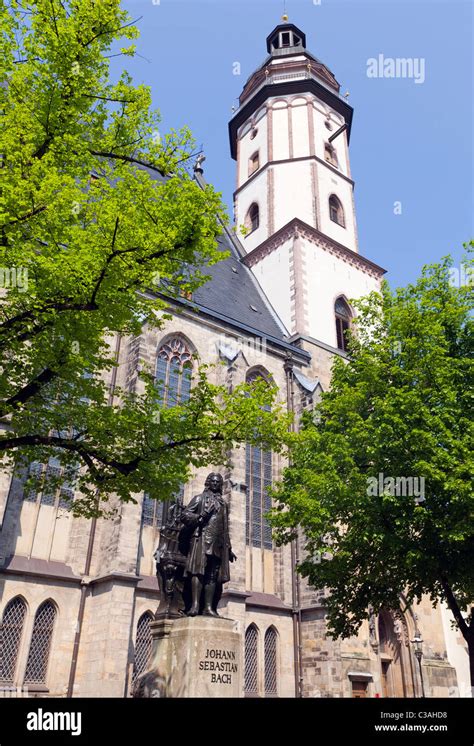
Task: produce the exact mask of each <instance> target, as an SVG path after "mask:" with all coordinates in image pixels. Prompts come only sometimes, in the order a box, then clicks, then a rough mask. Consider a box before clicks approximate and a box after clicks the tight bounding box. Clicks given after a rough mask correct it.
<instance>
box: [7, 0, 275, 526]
mask: <svg viewBox="0 0 474 746" xmlns="http://www.w3.org/2000/svg"><path fill="white" fill-rule="evenodd" d="M0 35H1V44H0V99H1V102H0V110H1V116H2V127H1V129H0V153H1V154H2V168H1V171H0V174H1V183H0V274H1V285H2V290H1V306H0V347H1V354H2V357H1V359H2V367H1V376H0V423H1V425H2V428H1V436H0V454H1V455H3V457H4V459H5V462H6V463H10V464H11V463H12V462H18V461H22V462H28V461H40V462H41V461H47V459H48V458H49V457H51V456H56V457H57V458H58V459H59V460H60V462H61V464H62V466H63V467H64V469H65V473H66V475H70V476H71V478H72V474H73V473H74V472H75V471H76V469H77V467H78V466H79V467H81V472H80V476H79V481H78V484H77V486H78V488H79V489H80V490H81V492H82V498H81V499H78V500H76V501H75V503H74V506H73V509H74V511H75V512H76V513H78V514H80V513H82V514H85V515H91V514H96V513H97V511H98V507H97V498H96V496H97V490H98V489H100V492H101V496H102V498H104V499H105V498H107V496H108V495H109V494H111V493H112V492H115V493H117V494H118V495H119V497H120V498H121V499H123V500H128V499H133V494H134V493H136V492H139V491H141V490H146V491H147V492H149V493H150V494H151V495H152V496H155V497H158V496H159V497H162V498H163V497H169V495H170V494H171V493H172V492H173V491H174V490H176V489H177V488H178V487H179V484H180V483H181V482H182V481H184V480H185V479H186V476H187V474H188V465H189V464H191V465H193V464H194V465H196V466H198V465H205V464H208V463H223V462H224V461H225V460H226V457H227V453H228V450H229V448H230V447H231V446H232V444H234V443H236V442H241V441H242V440H245V439H247V438H249V439H253V440H254V441H257V440H259V439H263V440H265V441H268V442H269V443H271V444H272V446H273V447H278V442H280V441H281V434H282V428H283V429H284V427H285V421H284V419H282V418H280V416H279V414H278V412H277V411H275V413H274V415H273V419H272V417H271V415H268V414H267V413H262V406H263V405H264V404H267V405H271V404H273V401H274V398H275V392H274V391H273V390H272V389H271V388H267V389H266V390H265V391H264V390H263V388H262V387H260V388H259V387H257V388H256V389H255V391H254V395H253V396H252V397H249V396H247V395H245V394H246V390H245V387H243V388H242V387H241V388H238V389H236V390H235V391H234V392H233V393H229V392H228V391H227V390H226V389H225V388H223V387H218V386H213V385H211V384H210V383H209V381H208V380H207V378H206V374H205V371H202V372H201V373H199V374H198V376H197V380H196V381H195V384H196V385H195V386H194V388H193V392H192V395H191V400H190V402H189V404H188V405H182V406H178V407H175V408H173V409H172V410H167V411H162V408H161V407H160V404H159V402H158V401H157V397H156V390H155V387H154V383H153V381H152V379H151V378H150V375H151V372H150V371H144V373H143V374H142V381H141V383H140V385H139V388H138V389H137V391H135V392H132V393H130V392H129V391H128V392H125V391H121V390H120V389H119V388H116V389H115V391H114V394H115V398H114V399H113V400H112V399H111V398H110V396H111V392H110V388H109V381H110V378H111V376H112V371H113V369H114V367H115V366H116V362H117V361H116V359H115V342H114V339H115V337H116V336H117V335H125V337H127V336H128V335H139V334H140V333H141V331H142V329H143V327H144V326H148V327H149V328H150V327H154V328H159V327H160V326H162V325H163V323H164V320H165V319H166V315H165V316H163V310H164V309H166V308H167V307H168V305H169V299H173V298H178V297H179V298H182V297H183V296H185V297H189V296H190V295H191V294H192V292H193V291H194V290H195V289H196V288H197V287H199V286H200V285H202V284H203V282H204V281H205V280H206V274H205V268H206V266H208V265H210V264H212V263H214V262H216V261H218V260H219V259H221V258H222V252H219V250H218V248H217V244H216V236H217V235H218V234H219V232H220V230H221V225H222V222H223V220H224V219H225V218H224V213H223V207H222V205H221V201H220V196H219V194H217V193H216V192H215V191H214V190H213V189H212V188H211V187H210V186H207V187H206V188H204V189H201V188H200V187H199V186H198V185H197V184H196V182H195V181H194V180H193V179H192V178H191V174H190V173H189V163H190V158H191V157H192V156H193V155H195V152H194V142H193V140H192V137H191V134H190V132H189V131H188V129H187V128H184V129H182V130H180V131H171V132H170V133H169V134H167V135H161V136H160V135H158V128H159V125H160V116H159V113H158V112H157V111H153V110H152V109H151V95H150V90H149V89H148V88H147V87H146V86H144V85H134V84H133V83H132V80H131V78H130V77H129V75H128V74H127V73H126V72H123V73H122V75H121V76H120V78H119V79H118V80H117V81H115V82H114V81H111V79H110V77H109V58H110V56H113V55H116V54H123V55H133V54H134V50H135V47H134V45H133V44H129V42H132V41H133V40H134V39H136V38H137V36H138V31H137V29H136V27H135V26H134V25H133V23H132V21H131V20H130V18H129V17H128V15H127V13H126V12H125V11H124V10H122V9H121V7H120V3H119V0H36V1H35V2H30V1H29V0H9V1H8V2H4V3H2V5H1V9H0ZM121 39H122V40H124V41H122V42H121V43H122V44H123V43H124V42H125V44H126V45H127V46H122V47H120V46H119V43H120V40H121ZM150 289H151V291H152V292H150ZM153 291H154V292H153ZM165 296H166V297H165ZM122 348H123V345H122ZM247 393H248V391H247Z"/></svg>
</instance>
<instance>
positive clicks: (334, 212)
mask: <svg viewBox="0 0 474 746" xmlns="http://www.w3.org/2000/svg"><path fill="white" fill-rule="evenodd" d="M329 217H330V218H331V220H332V221H333V223H337V224H338V225H341V226H342V227H343V228H345V222H344V210H343V209H342V205H341V203H340V201H339V200H338V198H337V197H336V195H335V194H331V196H330V197H329Z"/></svg>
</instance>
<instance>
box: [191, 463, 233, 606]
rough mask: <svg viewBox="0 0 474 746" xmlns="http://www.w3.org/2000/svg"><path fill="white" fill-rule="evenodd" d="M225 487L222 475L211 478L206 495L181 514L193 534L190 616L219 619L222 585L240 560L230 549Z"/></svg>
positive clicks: (205, 486) (196, 499)
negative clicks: (235, 563)
mask: <svg viewBox="0 0 474 746" xmlns="http://www.w3.org/2000/svg"><path fill="white" fill-rule="evenodd" d="M223 485H224V480H223V478H222V476H221V475H220V474H216V473H214V472H213V473H212V474H209V476H208V477H207V479H206V481H205V484H204V492H202V493H201V494H200V495H196V496H195V497H193V499H192V500H191V502H190V503H189V505H187V506H186V507H185V508H184V510H183V512H182V514H181V521H182V522H183V523H184V525H185V526H186V527H187V528H188V530H189V531H190V532H192V533H191V535H190V539H189V551H188V553H187V557H186V565H185V570H184V576H185V577H190V578H191V599H192V600H191V607H190V609H189V611H188V612H187V613H188V616H197V615H198V614H200V613H202V615H203V616H218V614H217V604H218V603H219V600H220V597H221V595H222V585H223V583H226V582H227V581H228V580H229V577H230V575H229V562H233V561H234V560H235V559H237V557H236V556H235V554H234V553H233V551H232V547H231V545H230V535H229V509H228V506H227V503H226V502H225V500H224V498H223V496H222V488H223ZM202 596H204V598H203V599H202ZM201 608H202V612H201Z"/></svg>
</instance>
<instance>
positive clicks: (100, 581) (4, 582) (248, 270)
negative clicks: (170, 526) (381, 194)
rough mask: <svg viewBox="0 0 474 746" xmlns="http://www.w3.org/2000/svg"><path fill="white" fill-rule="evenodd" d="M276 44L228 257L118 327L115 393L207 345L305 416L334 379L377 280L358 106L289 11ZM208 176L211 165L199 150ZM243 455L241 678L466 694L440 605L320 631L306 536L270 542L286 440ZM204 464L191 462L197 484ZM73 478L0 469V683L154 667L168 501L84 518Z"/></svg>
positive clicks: (252, 110) (80, 689) (270, 689)
mask: <svg viewBox="0 0 474 746" xmlns="http://www.w3.org/2000/svg"><path fill="white" fill-rule="evenodd" d="M267 52H268V56H267V58H266V59H265V61H264V63H263V64H262V65H261V66H260V67H259V68H258V69H257V70H256V71H255V72H254V73H253V74H252V75H251V76H250V78H249V79H248V81H247V83H246V84H245V86H244V89H243V92H242V94H241V97H240V106H239V108H238V110H237V111H236V112H235V114H234V116H233V118H232V120H231V122H230V125H229V132H230V144H231V153H232V156H233V157H234V158H235V159H236V162H237V187H236V191H235V221H236V224H237V225H238V226H240V225H242V224H243V225H245V226H246V229H247V230H246V232H245V236H244V237H243V238H242V239H241V240H238V239H237V238H236V234H235V233H234V232H232V231H230V230H227V229H224V231H223V234H222V236H221V237H220V239H219V243H220V247H221V248H222V250H223V251H224V250H225V251H228V252H229V253H230V256H229V257H228V258H226V259H225V260H224V261H222V262H220V263H219V264H217V265H215V266H213V267H211V268H210V270H209V271H210V274H211V275H212V277H211V280H210V281H209V283H208V284H206V285H205V286H204V287H203V288H201V289H200V290H199V291H198V292H196V293H195V295H194V297H193V298H192V299H185V298H183V299H182V301H181V302H179V303H178V302H176V303H175V304H174V305H173V307H172V309H171V310H172V319H171V320H168V321H166V322H165V326H164V327H163V329H162V330H160V331H157V330H154V329H149V328H146V327H145V328H144V329H143V330H142V334H141V335H140V336H139V337H134V338H118V339H116V340H115V345H116V352H117V359H118V367H117V370H116V372H115V373H112V374H111V377H110V380H109V381H108V383H109V386H110V400H111V401H113V399H114V390H115V387H123V388H126V389H128V390H130V391H133V390H137V387H139V386H140V381H139V379H138V375H137V374H138V371H139V369H140V366H143V365H151V366H153V367H154V368H155V369H156V371H157V379H159V380H161V381H163V390H164V395H165V397H168V398H171V397H175V398H178V399H184V398H186V396H187V395H188V392H189V386H190V376H189V370H190V368H192V367H193V366H195V365H196V364H197V363H198V362H199V363H203V364H211V365H213V366H214V367H212V368H211V371H210V374H209V375H210V376H212V378H213V379H214V380H215V381H216V382H219V383H225V384H226V385H228V386H232V385H235V384H237V383H240V382H242V381H245V380H251V379H252V377H255V376H260V377H263V378H264V379H266V380H268V381H272V382H274V383H276V385H277V386H278V389H279V397H280V401H281V402H282V403H284V404H285V405H286V406H287V407H288V409H289V410H291V411H293V412H294V413H295V415H296V421H298V416H299V414H300V412H301V411H302V410H303V409H306V408H311V407H312V406H313V405H314V403H316V402H317V400H318V397H319V396H320V394H321V392H322V391H324V390H325V389H326V388H327V387H328V386H329V384H330V372H331V365H332V361H333V359H334V357H335V356H343V357H344V356H345V355H346V353H345V337H344V333H345V329H347V328H348V326H350V323H351V318H352V316H353V310H352V308H351V306H350V302H349V299H350V298H354V297H359V296H361V295H364V294H366V293H367V292H370V291H371V290H373V289H377V288H378V287H379V283H380V280H381V278H382V276H383V273H384V270H383V269H382V268H380V267H379V266H378V265H377V264H375V263H374V262H373V261H371V260H369V259H367V258H365V257H364V256H363V255H362V254H360V253H359V248H358V240H357V229H356V220H355V209H354V201H353V188H354V183H353V181H352V178H351V173H350V164H349V151H348V144H349V138H350V127H351V121H352V108H351V107H350V106H349V105H348V103H347V101H346V100H345V99H344V98H343V97H341V96H340V93H339V84H338V83H337V81H336V79H335V78H334V76H333V74H332V73H331V71H330V70H329V69H328V68H327V67H326V66H325V65H324V64H323V63H322V62H320V61H319V60H318V59H317V58H315V57H314V56H313V55H312V54H311V53H310V52H308V51H307V49H306V38H305V35H304V33H303V32H302V31H300V30H299V29H298V28H297V27H296V26H294V25H293V24H289V23H287V22H285V23H282V24H281V25H279V26H277V27H276V28H275V29H274V31H273V32H272V33H271V34H270V35H269V37H268V39H267ZM334 135H335V137H333V136H334ZM196 179H197V181H198V182H199V183H201V184H202V183H203V182H204V178H203V174H202V169H201V166H200V164H198V165H197V166H196ZM230 455H231V462H232V469H229V470H228V471H226V472H225V473H223V476H224V478H225V490H224V491H225V496H226V498H227V500H228V503H229V508H230V527H231V536H232V546H233V550H234V552H235V554H236V555H237V557H238V559H237V561H236V562H235V563H234V564H233V566H232V577H231V580H230V582H229V583H228V584H227V585H226V587H225V589H224V593H223V597H222V601H221V608H220V613H221V614H222V615H223V616H226V617H230V618H232V619H235V620H237V621H238V622H239V625H240V630H241V633H242V638H243V640H244V641H245V643H244V645H243V646H242V651H241V655H242V666H243V669H244V672H245V676H244V680H245V682H244V690H243V691H242V695H245V696H262V697H263V696H267V697H295V696H303V697H352V696H354V697H364V696H367V697H375V696H381V697H384V696H405V697H417V696H421V694H422V687H423V688H424V690H425V693H426V695H427V696H459V695H461V696H462V695H463V694H464V696H466V694H467V692H468V686H467V681H468V666H467V653H466V649H465V646H464V644H463V641H462V639H461V638H460V636H459V634H457V633H455V632H453V631H452V629H451V626H450V614H449V612H448V610H447V609H445V608H444V607H443V606H439V607H438V608H436V609H433V608H432V607H431V605H430V603H429V601H428V600H427V601H426V602H423V603H422V604H421V605H420V606H417V607H416V608H412V609H408V610H407V611H405V612H402V610H400V612H399V613H398V614H393V613H389V612H382V613H381V614H380V615H379V616H378V617H375V616H374V617H373V618H372V619H371V621H370V623H367V624H364V625H363V626H362V628H361V630H360V633H359V635H358V636H357V637H354V638H351V639H348V640H344V641H337V642H334V641H333V640H331V639H330V638H328V637H327V635H326V628H325V603H324V602H325V592H324V591H319V590H315V589H313V588H310V587H308V585H307V584H306V582H305V581H303V580H302V579H299V578H298V577H297V575H296V573H295V565H296V564H297V562H298V560H299V557H300V553H301V546H300V544H299V543H295V544H293V545H291V546H285V547H276V546H275V545H274V543H273V542H272V537H271V531H270V528H269V526H268V523H267V520H266V517H265V512H266V510H268V508H269V505H270V503H269V498H268V496H267V492H266V490H267V487H268V486H269V485H270V484H271V482H272V481H273V480H275V479H276V478H277V477H278V475H279V474H280V472H281V469H282V466H283V465H284V464H283V463H282V460H281V458H280V457H279V456H278V455H275V454H272V453H270V452H264V451H262V450H261V449H258V448H254V447H250V446H248V447H241V448H238V449H235V451H234V452H233V453H232V454H230ZM47 468H49V469H53V470H54V469H55V468H57V467H56V466H55V464H54V460H51V461H50V463H49V464H48V465H47ZM215 468H216V469H219V466H218V465H216V467H215ZM210 470H211V469H208V470H197V471H196V472H195V473H194V474H193V477H192V479H191V481H190V482H189V483H188V484H186V485H185V487H184V499H185V502H187V501H189V499H190V498H191V497H192V496H193V495H195V494H197V493H198V492H200V491H201V490H202V487H203V483H204V479H205V477H206V475H207V472H208V471H210ZM220 470H221V471H222V469H220ZM70 495H71V487H70V486H68V485H64V486H63V488H62V489H60V490H58V491H57V492H56V493H54V494H49V495H45V494H43V495H41V494H36V493H33V494H32V493H26V492H25V490H24V487H23V481H22V480H21V479H20V478H18V477H17V476H15V475H12V474H7V473H3V474H2V476H1V482H0V529H1V531H0V595H1V602H0V618H1V620H2V642H3V646H2V647H3V652H2V660H1V661H0V689H1V691H2V693H3V696H36V697H48V696H61V697H63V696H84V697H106V696H108V697H127V696H129V695H130V690H131V686H132V683H133V681H134V679H135V678H136V676H137V675H138V674H140V673H141V672H142V671H143V670H144V669H145V667H146V665H147V662H148V656H149V653H150V646H151V639H150V631H149V622H150V620H151V619H152V616H153V614H154V612H155V610H156V608H157V606H158V603H159V589H158V584H157V580H156V577H155V568H154V561H153V552H154V549H155V547H156V545H157V542H158V537H159V529H160V521H161V517H162V506H161V505H160V504H158V503H156V502H155V501H153V500H150V499H149V498H147V496H146V495H137V496H136V497H137V504H131V503H130V504H126V505H121V504H119V503H118V501H116V503H115V507H116V508H117V512H116V515H115V517H114V518H113V519H109V520H104V519H100V520H92V521H91V520H85V519H81V518H73V517H72V515H71V513H70V511H69V509H68V503H67V500H66V499H65V498H67V497H68V496H70ZM111 502H112V505H113V504H114V501H113V500H112V501H111ZM401 606H403V604H401ZM417 631H418V632H420V633H421V635H422V637H423V640H424V648H423V658H422V676H420V670H419V667H418V661H417V659H416V658H415V656H414V646H413V644H412V642H411V641H412V640H413V637H414V635H415V633H416V632H417Z"/></svg>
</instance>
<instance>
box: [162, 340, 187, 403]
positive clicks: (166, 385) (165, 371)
mask: <svg viewBox="0 0 474 746" xmlns="http://www.w3.org/2000/svg"><path fill="white" fill-rule="evenodd" d="M191 373H192V361H191V353H190V351H189V350H188V348H187V347H186V345H185V343H184V342H183V340H182V339H180V338H179V337H174V338H173V339H170V340H168V341H167V342H165V344H163V345H162V346H161V347H160V349H159V350H158V358H157V362H156V387H157V390H158V397H159V399H160V401H161V403H162V404H163V406H165V407H174V406H175V405H176V404H179V403H181V402H184V401H187V400H188V399H189V395H190V392H191Z"/></svg>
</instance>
